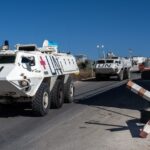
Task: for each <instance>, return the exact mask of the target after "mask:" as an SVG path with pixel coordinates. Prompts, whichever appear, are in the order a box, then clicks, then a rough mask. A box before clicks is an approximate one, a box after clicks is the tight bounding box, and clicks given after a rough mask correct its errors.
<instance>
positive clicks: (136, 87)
mask: <svg viewBox="0 0 150 150" xmlns="http://www.w3.org/2000/svg"><path fill="white" fill-rule="evenodd" d="M127 87H128V88H129V89H131V91H132V92H134V93H136V94H138V95H139V96H141V97H143V98H145V99H146V100H148V101H150V92H149V91H148V90H146V89H144V88H143V87H141V86H139V85H137V84H136V83H134V82H132V81H128V83H127Z"/></svg>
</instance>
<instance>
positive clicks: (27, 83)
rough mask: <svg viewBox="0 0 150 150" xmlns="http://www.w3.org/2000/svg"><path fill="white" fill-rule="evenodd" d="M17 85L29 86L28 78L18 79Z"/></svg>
mask: <svg viewBox="0 0 150 150" xmlns="http://www.w3.org/2000/svg"><path fill="white" fill-rule="evenodd" d="M19 85H20V86H21V87H26V86H29V81H28V80H22V81H19Z"/></svg>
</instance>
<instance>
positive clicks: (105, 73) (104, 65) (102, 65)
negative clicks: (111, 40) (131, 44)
mask: <svg viewBox="0 0 150 150" xmlns="http://www.w3.org/2000/svg"><path fill="white" fill-rule="evenodd" d="M131 66H132V62H131V60H130V59H128V58H123V57H116V56H112V57H107V58H102V59H99V60H98V61H97V62H96V66H95V76H96V79H97V80H103V79H107V78H109V77H110V76H117V77H118V80H123V79H125V78H130V68H131Z"/></svg>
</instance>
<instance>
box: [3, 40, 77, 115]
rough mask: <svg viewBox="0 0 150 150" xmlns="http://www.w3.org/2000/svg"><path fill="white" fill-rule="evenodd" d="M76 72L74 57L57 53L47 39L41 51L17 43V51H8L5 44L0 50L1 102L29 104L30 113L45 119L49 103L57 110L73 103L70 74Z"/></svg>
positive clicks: (34, 47)
mask: <svg viewBox="0 0 150 150" xmlns="http://www.w3.org/2000/svg"><path fill="white" fill-rule="evenodd" d="M5 44H8V43H7V42H6V43H5ZM78 72H79V70H78V66H77V64H76V60H75V58H74V57H73V56H72V55H71V54H67V53H59V52H58V49H57V45H51V44H50V43H49V42H48V41H47V40H45V41H44V43H43V47H41V48H38V47H37V46H36V45H34V44H29V45H21V44H17V45H16V50H8V45H4V46H3V48H2V50H1V51H0V103H10V102H30V103H31V106H32V110H33V112H35V113H36V114H38V115H42V116H44V115H46V114H47V113H48V110H49V108H50V105H51V104H52V106H53V107H55V108H60V107H61V106H62V105H63V103H64V102H68V103H70V102H72V101H73V95H74V86H73V81H72V78H71V76H70V75H71V74H75V73H78Z"/></svg>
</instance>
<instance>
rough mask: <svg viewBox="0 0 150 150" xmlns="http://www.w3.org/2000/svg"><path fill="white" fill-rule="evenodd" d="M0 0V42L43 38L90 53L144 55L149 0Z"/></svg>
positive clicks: (149, 44)
mask: <svg viewBox="0 0 150 150" xmlns="http://www.w3.org/2000/svg"><path fill="white" fill-rule="evenodd" d="M0 6H1V9H0V20H1V21H0V45H2V44H3V41H4V40H9V43H10V46H11V48H12V49H14V48H15V47H14V45H15V44H17V43H21V44H29V43H31V44H33V43H35V44H37V45H38V46H39V47H40V46H42V44H43V41H44V40H45V39H47V40H49V41H53V42H56V43H58V45H59V49H60V51H62V52H68V51H70V52H71V53H72V54H74V55H78V54H84V55H87V56H88V58H90V59H97V58H98V57H99V56H102V54H103V52H105V53H107V52H109V51H112V52H114V54H116V55H119V56H129V55H132V56H150V0H7V1H6V0H1V1H0ZM97 45H99V47H98V48H97ZM102 45H103V46H104V47H103V46H102Z"/></svg>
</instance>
